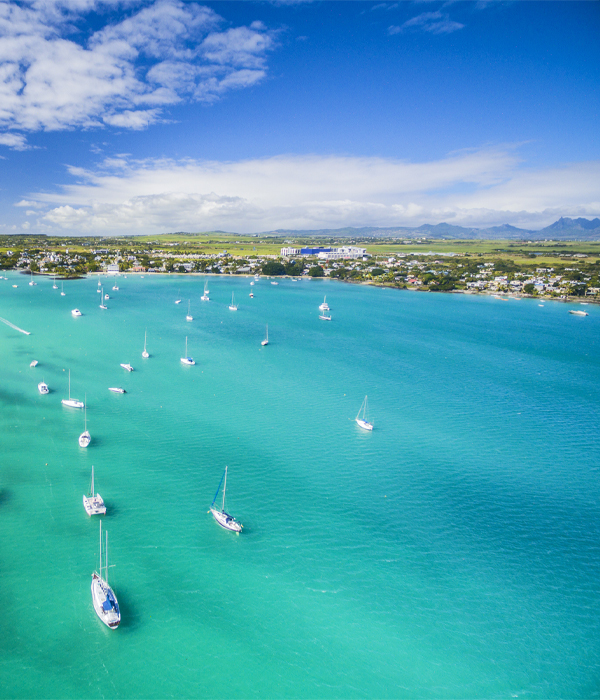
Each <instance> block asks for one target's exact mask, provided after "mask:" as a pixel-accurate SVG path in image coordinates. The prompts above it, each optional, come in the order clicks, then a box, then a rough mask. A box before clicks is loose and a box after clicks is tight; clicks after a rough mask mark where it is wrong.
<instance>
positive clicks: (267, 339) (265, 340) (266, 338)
mask: <svg viewBox="0 0 600 700" xmlns="http://www.w3.org/2000/svg"><path fill="white" fill-rule="evenodd" d="M260 344H261V345H268V344H269V324H268V323H267V334H266V336H265V339H264V340H262V341H261V343H260Z"/></svg>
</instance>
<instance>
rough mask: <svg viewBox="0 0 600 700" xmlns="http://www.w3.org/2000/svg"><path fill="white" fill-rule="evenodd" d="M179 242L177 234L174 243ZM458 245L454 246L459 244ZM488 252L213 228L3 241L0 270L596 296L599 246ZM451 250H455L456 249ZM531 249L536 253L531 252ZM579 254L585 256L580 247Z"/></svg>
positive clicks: (430, 243) (434, 243)
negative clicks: (150, 235)
mask: <svg viewBox="0 0 600 700" xmlns="http://www.w3.org/2000/svg"><path fill="white" fill-rule="evenodd" d="M171 239H175V240H171ZM452 244H455V245H454V246H453V245H452ZM510 245H511V246H512V248H510V247H504V248H503V247H502V246H503V243H502V241H494V246H495V247H491V246H488V248H490V249H489V250H483V252H481V251H480V252H477V246H473V245H471V246H465V245H464V244H462V242H460V241H443V242H440V241H439V240H427V239H420V240H418V241H414V240H412V241H398V240H391V241H381V240H380V239H379V240H374V239H363V240H361V241H358V242H357V241H350V242H349V241H344V240H338V241H332V242H330V243H329V244H328V245H323V242H322V241H317V242H315V241H314V240H312V241H304V242H303V241H290V240H283V239H281V240H279V239H269V238H266V237H265V238H262V239H259V240H255V239H254V238H253V237H242V236H238V237H237V238H235V237H229V238H226V237H224V236H221V237H220V238H219V237H214V234H213V237H212V238H211V236H210V235H209V234H196V235H192V234H179V235H171V236H169V235H165V236H164V237H158V239H157V240H152V241H148V240H142V239H141V237H130V238H102V239H99V238H72V239H65V238H61V239H54V238H51V237H46V236H32V237H29V236H18V237H17V236H6V237H4V238H2V239H0V268H1V269H4V270H8V269H14V270H20V271H22V272H25V273H28V274H29V273H30V274H36V275H37V274H43V275H50V276H54V277H56V278H58V279H61V278H62V279H72V278H75V277H81V276H84V275H87V274H93V273H105V274H118V273H127V272H130V273H150V274H173V273H176V274H194V273H196V274H199V273H201V274H219V275H244V274H246V275H254V274H257V273H258V274H263V275H268V276H282V275H287V276H292V277H328V278H331V279H338V280H343V281H347V282H354V283H364V284H373V285H379V286H388V287H395V288H399V289H411V290H420V291H430V292H462V293H472V294H476V293H486V294H499V295H518V296H535V297H542V298H555V299H569V298H582V297H586V298H588V299H590V300H594V301H600V279H599V274H600V249H598V247H597V244H594V243H591V244H590V243H588V244H587V252H581V250H583V249H584V248H586V246H585V245H584V244H581V245H579V246H576V245H574V246H572V247H568V246H565V244H564V242H563V243H561V244H557V245H556V246H555V247H552V246H548V244H546V247H545V248H543V247H542V248H541V247H540V246H539V245H538V246H537V249H536V248H535V246H534V247H532V246H529V247H527V246H526V245H521V246H516V247H515V244H514V243H511V244H510ZM453 247H454V250H452V249H451V248H453ZM532 250H533V252H532ZM578 251H579V252H578Z"/></svg>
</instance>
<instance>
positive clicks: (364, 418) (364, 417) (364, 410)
mask: <svg viewBox="0 0 600 700" xmlns="http://www.w3.org/2000/svg"><path fill="white" fill-rule="evenodd" d="M354 420H355V421H356V422H357V423H358V425H360V427H361V428H363V429H364V430H373V423H369V421H368V406H367V397H366V396H365V400H364V401H363V402H362V404H361V405H360V408H359V410H358V413H357V414H356V418H355V419H354Z"/></svg>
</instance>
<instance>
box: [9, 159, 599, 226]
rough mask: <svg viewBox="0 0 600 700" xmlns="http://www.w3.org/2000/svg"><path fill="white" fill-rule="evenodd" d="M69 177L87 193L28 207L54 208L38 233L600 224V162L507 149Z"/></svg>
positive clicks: (74, 189) (106, 170) (180, 166)
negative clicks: (541, 165) (579, 220)
mask: <svg viewBox="0 0 600 700" xmlns="http://www.w3.org/2000/svg"><path fill="white" fill-rule="evenodd" d="M69 172H70V174H71V175H72V176H73V177H74V178H76V179H77V183H75V184H71V185H66V186H64V187H63V188H61V190H60V192H58V193H56V194H48V193H40V194H38V195H35V196H33V195H30V196H28V201H27V204H28V205H30V201H31V200H34V201H36V202H38V203H39V204H41V205H44V212H43V213H41V216H40V218H39V219H38V223H37V226H38V230H40V231H48V232H51V231H72V232H77V231H80V232H85V233H98V234H103V233H106V234H108V233H117V232H127V231H129V232H130V233H141V232H145V233H158V232H160V231H173V230H187V231H202V230H214V229H225V230H230V231H238V232H242V233H243V232H245V233H250V232H258V231H265V230H272V229H276V228H303V229H306V228H324V227H331V228H337V227H341V226H368V225H373V226H402V225H406V226H418V225H420V224H422V223H439V222H441V221H450V222H453V223H456V224H462V225H466V226H482V225H490V226H491V225H495V224H502V223H510V224H513V225H515V226H526V227H532V228H542V227H543V226H545V225H547V224H549V223H552V221H554V220H555V219H556V218H557V217H558V216H560V215H565V216H571V215H577V216H579V215H583V216H597V215H600V187H599V186H598V184H597V183H599V182H600V162H588V163H583V164H582V163H575V164H569V165H565V166H562V167H560V168H548V169H539V170H531V169H525V168H523V166H522V165H521V164H520V162H519V159H518V157H517V155H516V154H515V152H514V151H513V150H510V149H507V148H504V149H483V150H478V151H477V150H472V151H463V152H459V153H454V154H450V155H448V156H447V157H446V158H442V159H440V160H437V161H431V162H426V163H409V162H406V161H398V160H392V159H384V158H359V157H349V156H316V155H315V156H278V157H273V158H264V159H256V160H245V161H238V162H215V161H204V162H199V161H193V160H183V161H173V160H147V161H132V160H129V159H128V157H126V156H120V157H118V158H114V159H107V160H105V161H104V162H103V163H102V164H101V165H99V166H98V168H97V169H95V170H94V171H92V170H84V169H81V168H77V167H71V168H69ZM565 183H568V184H565ZM23 206H25V205H24V204H23ZM29 208H33V207H31V206H30V207H29Z"/></svg>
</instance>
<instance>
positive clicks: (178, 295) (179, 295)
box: [175, 290, 181, 304]
mask: <svg viewBox="0 0 600 700" xmlns="http://www.w3.org/2000/svg"><path fill="white" fill-rule="evenodd" d="M175 303H176V304H181V290H179V291H178V292H177V299H176V300H175Z"/></svg>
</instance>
